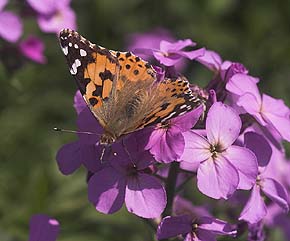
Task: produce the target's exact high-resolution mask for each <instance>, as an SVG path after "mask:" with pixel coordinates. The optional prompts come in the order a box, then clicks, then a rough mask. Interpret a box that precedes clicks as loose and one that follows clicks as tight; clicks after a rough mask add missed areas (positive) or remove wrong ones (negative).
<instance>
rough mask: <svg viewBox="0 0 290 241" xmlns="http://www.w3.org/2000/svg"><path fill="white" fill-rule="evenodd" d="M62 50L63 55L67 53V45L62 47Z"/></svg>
mask: <svg viewBox="0 0 290 241" xmlns="http://www.w3.org/2000/svg"><path fill="white" fill-rule="evenodd" d="M62 52H63V53H64V55H67V54H68V47H67V46H65V47H63V48H62Z"/></svg>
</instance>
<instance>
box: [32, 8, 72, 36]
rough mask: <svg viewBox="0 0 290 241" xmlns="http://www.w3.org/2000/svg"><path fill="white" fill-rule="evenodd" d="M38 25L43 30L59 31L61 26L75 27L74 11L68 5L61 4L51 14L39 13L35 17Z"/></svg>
mask: <svg viewBox="0 0 290 241" xmlns="http://www.w3.org/2000/svg"><path fill="white" fill-rule="evenodd" d="M37 22H38V25H39V27H40V29H41V30H42V31H43V32H46V33H59V31H60V30H61V29H63V28H69V29H76V16H75V12H74V11H73V10H72V9H71V8H70V6H62V7H61V8H58V9H57V11H55V12H54V13H53V14H51V15H49V17H48V16H47V15H40V16H39V17H38V19H37Z"/></svg>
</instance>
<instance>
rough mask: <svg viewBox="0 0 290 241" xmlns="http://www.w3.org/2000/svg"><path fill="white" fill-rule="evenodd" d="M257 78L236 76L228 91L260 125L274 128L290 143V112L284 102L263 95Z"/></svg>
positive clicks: (243, 75) (231, 80)
mask: <svg viewBox="0 0 290 241" xmlns="http://www.w3.org/2000/svg"><path fill="white" fill-rule="evenodd" d="M256 83H257V82H256V78H253V77H251V76H248V75H245V74H236V75H234V76H233V77H232V78H231V79H230V81H229V82H228V84H227V86H226V89H227V90H228V91H230V92H231V93H233V94H235V95H237V96H238V101H237V105H238V106H241V107H243V108H244V110H245V111H246V112H247V113H249V114H251V115H252V116H253V117H254V118H255V119H256V120H257V121H258V122H259V124H260V125H262V126H265V127H270V128H274V129H275V130H276V131H277V132H278V133H279V134H280V135H281V137H282V138H283V139H285V140H287V141H290V118H289V116H290V111H289V108H288V107H287V106H286V105H285V104H284V102H283V100H280V99H274V98H273V97H271V96H269V95H266V94H262V96H261V95H260V92H259V89H258V87H257V85H256Z"/></svg>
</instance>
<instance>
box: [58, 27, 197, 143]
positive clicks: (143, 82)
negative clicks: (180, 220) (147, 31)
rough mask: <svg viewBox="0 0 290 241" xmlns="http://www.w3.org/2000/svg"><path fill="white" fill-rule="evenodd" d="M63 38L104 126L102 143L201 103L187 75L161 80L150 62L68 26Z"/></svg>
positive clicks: (81, 85) (73, 70)
mask: <svg viewBox="0 0 290 241" xmlns="http://www.w3.org/2000/svg"><path fill="white" fill-rule="evenodd" d="M59 39H60V45H61V48H62V51H63V53H64V55H65V56H66V59H67V62H68V65H69V68H70V73H71V74H72V75H73V76H74V78H75V79H76V82H77V85H78V88H79V90H80V91H81V93H82V95H83V97H84V99H85V101H86V103H87V105H88V106H89V107H90V109H91V111H92V113H93V114H94V116H95V117H96V118H97V119H98V121H99V123H100V124H101V126H102V127H103V128H104V134H103V135H102V136H101V138H100V143H101V144H111V143H113V142H114V141H116V140H117V139H118V138H119V137H120V136H122V135H125V134H128V133H130V132H134V131H136V130H139V129H142V128H144V127H146V126H149V125H154V124H158V123H161V124H163V123H166V122H167V121H168V120H169V119H171V118H174V117H177V116H180V115H183V114H185V113H186V112H188V111H191V110H192V109H193V108H194V107H196V106H197V105H199V104H200V99H199V98H198V95H196V94H193V93H192V91H191V90H190V88H189V83H188V81H187V80H186V79H185V78H184V77H179V78H177V79H165V80H163V81H160V82H158V81H156V72H155V70H154V69H153V68H152V66H151V65H150V64H148V63H147V62H146V61H144V60H142V59H141V58H140V57H138V56H135V55H134V54H132V53H131V52H118V51H112V50H108V49H106V48H103V47H101V46H98V45H95V44H92V43H91V42H90V41H88V40H86V39H85V38H84V37H82V36H81V35H79V34H78V33H77V32H75V31H74V30H69V29H64V30H62V31H61V32H60V35H59Z"/></svg>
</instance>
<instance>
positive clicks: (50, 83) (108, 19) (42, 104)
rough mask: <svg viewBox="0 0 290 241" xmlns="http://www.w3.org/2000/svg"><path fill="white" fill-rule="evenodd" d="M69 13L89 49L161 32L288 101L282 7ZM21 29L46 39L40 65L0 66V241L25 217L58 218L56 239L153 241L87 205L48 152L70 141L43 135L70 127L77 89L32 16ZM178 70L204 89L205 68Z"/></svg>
mask: <svg viewBox="0 0 290 241" xmlns="http://www.w3.org/2000/svg"><path fill="white" fill-rule="evenodd" d="M16 7H17V6H16ZM72 8H73V9H74V10H75V12H76V15H77V23H78V31H79V32H80V33H81V34H82V35H84V36H86V37H87V38H88V39H90V40H91V41H92V42H95V43H98V44H100V45H102V46H105V47H107V48H111V49H120V50H126V46H125V39H126V37H127V36H128V34H130V33H135V32H139V33H142V32H147V31H150V30H152V29H154V28H156V27H163V28H166V29H168V30H169V31H170V32H171V33H172V34H173V35H174V36H175V37H176V38H178V39H184V38H191V39H193V40H194V41H196V42H197V43H198V46H199V47H202V46H205V47H206V48H208V49H212V50H215V51H217V52H218V53H220V54H221V56H222V57H223V59H229V60H232V61H237V62H241V63H243V64H244V65H245V66H246V67H247V68H248V69H249V70H250V74H251V75H253V76H258V77H260V78H261V82H260V84H259V87H260V88H261V89H262V90H263V91H265V92H266V93H268V94H270V95H272V96H274V97H276V98H283V99H284V100H285V102H286V103H287V104H288V106H289V104H290V94H289V93H290V44H289V43H290V28H289V26H290V11H289V9H290V2H289V1H287V0H277V1H271V0H256V1H253V0H240V1H238V0H208V1H206V0H180V1H176V0H158V1H155V0H146V1H145V0H126V1H116V0H103V1H100V0H95V1H93V0H83V1H77V0H74V1H72ZM24 24H25V25H24V30H25V31H24V34H27V35H28V34H29V33H31V32H32V33H37V34H38V36H40V37H41V39H42V40H44V41H45V44H46V50H45V55H46V56H47V59H48V62H47V64H45V65H38V64H36V63H33V62H28V63H26V64H25V65H24V66H23V67H22V68H20V69H18V70H17V71H16V72H13V73H11V72H7V71H6V70H5V68H4V66H3V65H2V64H1V65H0V81H1V88H0V96H1V102H0V130H1V132H0V135H1V137H0V147H1V150H0V241H12V240H13V241H22V240H27V237H28V223H29V218H30V216H31V215H32V214H34V213H46V214H49V215H51V216H53V217H55V218H57V219H58V220H59V221H60V223H61V229H62V230H61V234H60V236H59V239H58V240H60V241H82V240H86V241H91V240H94V241H102V240H111V241H117V240H127V241H129V240H130V241H145V240H146V241H149V240H154V236H152V233H151V230H150V228H148V227H147V226H146V224H145V223H143V222H142V221H141V220H139V219H138V218H137V217H135V216H134V215H131V214H128V213H127V211H126V210H125V209H124V210H122V211H121V212H119V213H117V214H114V215H102V214H100V213H98V212H96V211H95V210H94V208H93V206H92V205H90V204H89V203H88V201H87V192H86V183H85V178H86V174H85V172H84V170H79V171H78V172H76V173H75V174H73V175H72V176H63V175H62V174H61V173H60V172H59V171H58V168H57V165H56V161H55V155H56V152H57V150H58V149H59V148H60V147H61V146H62V145H63V144H65V143H67V142H70V141H72V140H74V139H75V136H74V135H72V134H59V133H55V132H53V131H52V128H53V127H54V126H58V127H63V128H66V129H75V128H76V126H75V120H76V114H75V111H74V109H73V107H72V103H73V96H74V93H75V90H76V85H75V83H74V81H73V80H72V77H71V76H70V74H69V71H68V67H67V66H66V62H65V59H64V57H63V54H62V52H61V50H60V48H59V45H58V40H57V38H56V36H55V35H53V34H44V33H42V32H41V31H40V30H39V28H38V26H37V23H36V21H35V19H27V20H25V23H24ZM193 68H194V69H193ZM187 70H188V72H187V74H186V73H185V74H186V75H187V77H188V78H189V79H190V80H191V81H192V82H196V83H199V84H200V85H201V86H205V85H206V83H207V81H208V80H209V77H210V75H209V73H208V72H206V71H205V69H204V68H201V67H197V66H195V65H194V66H190V67H189V68H188V69H187ZM195 193H196V190H195ZM193 200H194V191H193ZM270 235H271V237H272V238H271V239H269V240H282V237H281V234H280V233H279V231H273V232H271V234H270ZM221 240H230V239H221ZM241 240H244V238H242V239H241Z"/></svg>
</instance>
